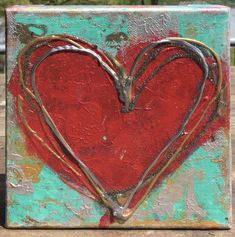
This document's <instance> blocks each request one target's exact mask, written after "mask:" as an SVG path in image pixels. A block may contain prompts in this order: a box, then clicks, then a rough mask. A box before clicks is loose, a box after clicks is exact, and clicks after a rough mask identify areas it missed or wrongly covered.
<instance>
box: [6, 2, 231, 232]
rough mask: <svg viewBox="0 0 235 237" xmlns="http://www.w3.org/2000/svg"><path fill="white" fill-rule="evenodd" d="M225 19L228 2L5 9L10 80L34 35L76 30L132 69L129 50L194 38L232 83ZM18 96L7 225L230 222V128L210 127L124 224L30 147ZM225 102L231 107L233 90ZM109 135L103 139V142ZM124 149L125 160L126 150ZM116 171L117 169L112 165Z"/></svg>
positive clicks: (11, 109)
mask: <svg viewBox="0 0 235 237" xmlns="http://www.w3.org/2000/svg"><path fill="white" fill-rule="evenodd" d="M228 18H229V14H228V9H227V8H224V7H220V6H213V7H212V6H201V5H195V6H188V7H161V8H157V7H156V8H153V7H149V8H148V7H145V8H139V7H130V8H129V7H127V8H126V7H125V8H124V7H97V8H90V7H69V6H68V7H53V8H51V7H43V6H40V7H33V6H31V7H12V8H9V9H8V10H7V24H8V42H7V47H8V68H7V69H8V70H7V82H8V83H9V81H10V79H11V77H12V74H13V70H14V68H15V67H16V66H17V64H16V60H17V56H18V55H19V53H20V50H21V49H22V48H23V47H24V46H25V45H27V44H28V43H30V42H31V41H32V40H33V38H37V37H39V36H50V35H53V34H54V35H56V34H66V35H70V36H75V37H78V38H80V39H82V40H85V41H87V42H88V43H91V44H94V45H96V46H97V47H98V48H99V49H100V50H102V51H104V52H107V53H108V54H110V55H111V56H112V57H114V58H118V60H119V61H121V62H122V64H123V65H125V66H126V67H127V68H128V67H130V66H129V62H128V61H127V60H128V58H127V56H126V49H131V48H134V47H136V46H135V45H137V44H140V45H141V44H143V45H145V44H148V43H151V42H153V41H155V40H156V36H157V39H159V38H160V39H164V38H166V37H169V36H179V37H183V38H191V39H196V40H198V41H200V42H202V43H204V44H206V45H207V46H208V47H209V48H212V49H213V50H214V51H215V52H216V53H217V54H218V56H219V57H220V59H221V61H222V62H223V77H224V78H223V79H224V81H225V82H226V81H227V82H228V81H229V78H228V74H229V73H228V67H229V65H228V63H229V55H228V49H229V43H228V21H229V20H228ZM215 35H216V36H217V38H215ZM32 37H33V38H32ZM135 50H139V49H138V48H136V49H135ZM133 55H135V54H133ZM134 57H135V56H132V58H131V60H132V59H134ZM129 59H130V58H129ZM175 73H177V72H175ZM88 79H89V78H88ZM65 83H66V82H65ZM228 83H229V82H228ZM114 93H115V91H114ZM228 93H229V90H228ZM13 95H14V93H12V92H8V98H7V99H8V107H7V135H8V141H7V187H8V188H7V225H8V226H9V227H99V226H101V227H109V228H112V227H119V228H128V227H134V228H138V227H144V228H149V227H151V228H152V227H156V228H184V227H185V228H228V227H229V226H230V223H231V216H230V201H231V200H230V196H231V190H230V188H231V187H230V179H229V169H230V159H229V157H230V133H229V127H228V126H226V125H223V124H222V125H220V126H219V125H216V126H217V127H216V126H215V127H213V130H212V131H213V133H212V134H210V135H208V136H207V138H206V139H204V140H202V142H201V143H200V144H199V145H198V146H197V147H194V149H193V150H192V152H191V153H190V154H189V155H188V157H187V158H185V160H182V163H181V164H180V165H179V167H178V168H177V169H175V170H174V172H171V173H170V175H166V176H165V177H164V178H163V179H162V181H161V182H160V183H159V184H158V185H156V186H155V187H154V188H153V189H152V190H151V192H150V193H149V194H148V195H147V197H146V198H145V200H144V201H143V202H142V203H141V205H140V206H139V207H138V208H137V210H136V211H135V212H134V213H133V215H132V216H131V217H130V218H129V219H128V220H127V221H125V222H124V223H118V222H115V221H112V220H110V219H109V215H108V214H107V208H106V207H105V205H103V204H100V203H99V202H97V201H95V200H93V198H90V196H91V194H90V193H89V191H88V189H89V188H88V189H86V188H84V187H82V188H81V189H82V192H79V188H80V187H78V186H77V184H75V185H74V186H72V185H71V183H73V180H69V181H68V178H66V177H65V174H63V173H58V172H57V171H55V170H53V169H51V168H50V167H48V165H47V164H46V162H45V161H42V160H41V159H39V157H38V155H37V154H35V152H34V153H32V152H30V151H29V150H28V149H27V147H26V141H27V137H26V136H27V135H26V134H25V133H24V132H23V131H22V128H20V127H19V125H18V124H17V118H16V115H15V114H16V110H17V108H16V107H17V106H16V104H15V103H14V96H13ZM222 102H224V104H225V107H226V106H227V107H229V98H228V95H225V97H224V100H222ZM221 111H222V112H221ZM219 112H220V113H222V114H223V113H225V115H224V116H226V119H228V113H226V112H223V107H221V108H220V110H219ZM143 113H144V112H143ZM157 138H158V134H153V139H157ZM106 139H108V138H106V137H103V140H104V141H106ZM120 154H121V155H120V160H121V161H122V159H123V157H124V159H125V152H121V153H120ZM121 161H120V162H121ZM112 169H114V167H110V170H112ZM126 174H127V175H128V172H127V173H126ZM121 178H122V177H120V179H121ZM66 179H67V182H66Z"/></svg>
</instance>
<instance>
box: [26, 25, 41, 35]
mask: <svg viewBox="0 0 235 237" xmlns="http://www.w3.org/2000/svg"><path fill="white" fill-rule="evenodd" d="M29 30H30V31H31V32H33V33H34V34H35V35H38V36H41V35H43V33H44V31H43V30H42V29H40V28H39V27H35V26H29Z"/></svg>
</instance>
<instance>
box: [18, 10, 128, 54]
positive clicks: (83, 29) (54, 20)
mask: <svg viewBox="0 0 235 237" xmlns="http://www.w3.org/2000/svg"><path fill="white" fill-rule="evenodd" d="M15 21H16V23H18V24H26V25H27V24H28V25H30V24H34V25H39V26H40V25H43V26H46V29H47V30H46V35H51V34H68V35H72V36H76V37H78V38H81V39H83V40H85V41H87V42H89V43H91V44H95V45H97V46H98V47H99V48H100V49H102V50H105V51H108V52H109V53H110V54H112V55H114V56H115V54H116V51H117V49H115V48H113V47H109V45H107V44H106V42H105V38H106V36H108V35H110V34H113V33H117V32H122V33H124V34H126V35H127V34H128V19H127V16H126V15H121V14H116V15H113V16H112V18H111V15H93V16H91V15H87V14H86V15H84V16H82V15H77V16H73V17H71V16H69V15H68V14H61V15H55V16H48V17H37V16H36V15H33V14H21V13H19V14H16V15H15ZM29 29H30V30H32V32H33V33H35V34H36V35H38V34H41V33H42V31H41V30H40V28H36V27H29Z"/></svg>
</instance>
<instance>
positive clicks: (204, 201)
mask: <svg viewBox="0 0 235 237" xmlns="http://www.w3.org/2000/svg"><path fill="white" fill-rule="evenodd" d="M224 144H227V141H226V140H225V139H224ZM224 149H227V148H224ZM224 149H221V148H218V150H216V151H213V152H209V151H206V150H205V148H204V147H203V146H202V147H199V148H198V149H197V150H196V151H195V152H194V153H193V154H192V155H191V156H190V157H189V158H188V159H187V160H186V161H185V162H184V163H183V164H182V165H181V167H179V169H178V170H177V171H176V172H175V173H174V174H172V175H171V176H170V177H169V178H168V179H166V180H165V181H164V182H163V183H162V185H161V186H160V187H158V188H155V189H153V191H152V192H151V195H150V196H149V197H148V198H147V199H146V200H145V202H144V203H149V206H148V208H147V209H146V206H143V204H142V205H141V206H140V207H139V210H140V211H142V212H144V213H145V215H149V216H150V217H151V215H152V213H151V203H153V201H154V200H155V199H156V198H157V197H158V194H159V193H161V191H162V190H163V188H165V187H166V185H167V182H169V180H172V181H174V182H176V183H177V179H178V176H179V175H180V174H182V173H185V172H186V171H187V170H189V169H192V168H193V170H194V193H195V198H196V200H197V203H198V204H199V206H200V207H201V208H202V209H203V210H204V211H205V212H206V216H205V218H204V219H203V220H206V221H212V222H216V223H218V224H224V225H226V224H228V220H227V217H228V210H227V209H225V208H224V206H223V205H222V204H221V203H222V202H221V200H222V199H223V200H224V203H227V204H228V203H229V194H224V193H223V188H224V187H225V182H224V179H223V176H222V173H221V170H220V167H219V165H218V163H216V162H213V161H212V160H214V159H215V160H216V159H219V158H220V157H221V155H222V154H223V152H224ZM200 171H203V172H204V173H203V179H199V178H198V176H197V175H196V174H197V173H198V172H200ZM169 190H170V189H169ZM186 193H187V190H186V189H185V191H184V195H183V196H182V197H181V198H180V199H179V200H177V201H176V202H175V203H174V216H173V219H172V220H174V221H177V220H182V219H183V217H184V214H185V205H186V203H185V197H186ZM156 214H157V213H156ZM158 218H159V220H162V221H163V220H168V219H169V218H168V219H167V218H166V216H162V217H161V216H158ZM195 218H196V217H195V216H194V215H193V216H192V217H191V219H195Z"/></svg>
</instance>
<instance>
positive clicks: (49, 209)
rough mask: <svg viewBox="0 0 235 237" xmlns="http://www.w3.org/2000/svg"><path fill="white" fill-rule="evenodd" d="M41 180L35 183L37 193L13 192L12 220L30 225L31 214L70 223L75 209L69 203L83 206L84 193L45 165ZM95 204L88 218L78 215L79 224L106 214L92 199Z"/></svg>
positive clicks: (44, 220)
mask: <svg viewBox="0 0 235 237" xmlns="http://www.w3.org/2000/svg"><path fill="white" fill-rule="evenodd" d="M39 180H40V181H39V183H35V184H33V189H34V190H33V193H30V194H28V195H21V194H17V193H11V195H10V200H11V201H12V203H14V204H13V205H10V206H9V209H8V217H9V220H10V223H11V224H13V225H14V224H15V225H26V224H27V225H29V223H28V222H27V217H30V218H32V219H33V220H35V221H36V222H41V223H44V224H48V225H50V223H51V224H52V223H53V222H56V223H59V224H62V223H67V222H68V221H69V220H71V219H72V218H73V217H74V213H73V212H72V211H71V209H69V208H67V207H66V204H69V205H70V206H72V207H73V208H75V209H76V210H79V209H80V208H81V206H82V204H83V200H84V199H83V197H82V196H81V195H80V194H79V193H78V192H76V191H75V190H74V189H71V188H70V187H69V186H67V185H66V184H65V183H64V182H62V181H61V180H60V179H59V178H58V176H57V175H56V174H55V173H54V172H53V171H51V170H50V169H49V168H48V167H46V166H45V167H44V168H43V169H42V171H41V173H40V175H39ZM91 205H92V209H91V215H90V217H89V218H88V219H86V220H84V222H83V221H81V220H80V219H79V218H78V219H77V223H76V224H77V225H79V224H81V223H82V222H83V223H97V222H98V221H99V218H100V217H101V216H102V215H103V214H104V210H102V209H100V208H98V205H97V204H94V203H91ZM35 224H37V223H35Z"/></svg>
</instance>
